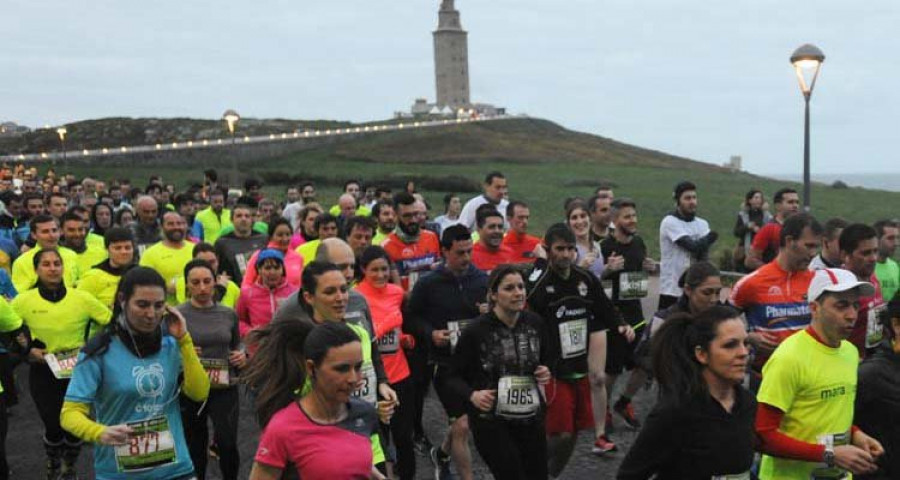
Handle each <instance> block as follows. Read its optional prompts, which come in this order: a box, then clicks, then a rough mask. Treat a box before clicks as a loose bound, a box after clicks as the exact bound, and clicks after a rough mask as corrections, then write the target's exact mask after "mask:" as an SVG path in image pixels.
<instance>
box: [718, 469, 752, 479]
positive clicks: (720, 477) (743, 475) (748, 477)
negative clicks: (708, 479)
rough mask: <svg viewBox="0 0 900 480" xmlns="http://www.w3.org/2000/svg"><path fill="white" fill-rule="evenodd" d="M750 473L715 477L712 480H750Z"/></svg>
mask: <svg viewBox="0 0 900 480" xmlns="http://www.w3.org/2000/svg"><path fill="white" fill-rule="evenodd" d="M750 478H751V477H750V472H749V471H747V472H744V473H732V474H728V475H713V476H712V480H750Z"/></svg>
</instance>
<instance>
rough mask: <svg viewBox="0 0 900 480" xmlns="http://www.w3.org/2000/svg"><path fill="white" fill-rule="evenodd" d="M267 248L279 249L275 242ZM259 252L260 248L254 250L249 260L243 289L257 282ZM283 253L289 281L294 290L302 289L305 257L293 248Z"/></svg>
mask: <svg viewBox="0 0 900 480" xmlns="http://www.w3.org/2000/svg"><path fill="white" fill-rule="evenodd" d="M266 248H274V249H276V250H278V247H277V246H276V244H274V243H270V244H269V245H268V246H267V247H266ZM259 252H260V251H259V250H257V251H255V252H253V255H252V256H251V257H250V260H248V261H247V271H246V272H244V279H243V280H241V289H242V290H243V288H244V287H246V286H248V285H253V284H254V283H256V277H257V275H256V257H257V256H258V255H259ZM281 253H283V254H284V270H285V273H286V274H287V281H288V283H289V284H291V286H292V287H294V290H300V277H301V276H302V275H303V257H301V256H300V254H299V253H297V252H295V251H294V249H292V248H289V249H288V251H287V252H281Z"/></svg>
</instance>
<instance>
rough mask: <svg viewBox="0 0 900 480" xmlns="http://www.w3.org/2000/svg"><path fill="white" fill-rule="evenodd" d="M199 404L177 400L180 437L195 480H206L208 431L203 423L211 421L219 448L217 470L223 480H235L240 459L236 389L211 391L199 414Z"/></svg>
mask: <svg viewBox="0 0 900 480" xmlns="http://www.w3.org/2000/svg"><path fill="white" fill-rule="evenodd" d="M202 405H203V404H202V403H197V402H195V401H193V400H191V399H189V398H187V397H184V396H182V397H181V421H182V423H184V437H185V440H186V441H187V444H188V451H189V452H190V453H191V461H193V462H194V471H195V472H196V474H197V478H198V479H199V480H203V479H204V478H206V464H207V456H208V453H207V449H208V448H209V429H208V428H207V424H206V419H207V418H211V419H212V423H213V428H214V429H215V432H216V445H217V446H218V448H219V468H221V469H222V478H223V479H224V480H237V478H238V470H239V468H240V457H239V453H238V447H237V432H238V413H239V410H240V396H239V395H238V388H237V387H230V388H224V389H211V390H210V391H209V398H208V399H207V400H206V405H205V406H203V410H202V411H201V410H200V408H201V406H202Z"/></svg>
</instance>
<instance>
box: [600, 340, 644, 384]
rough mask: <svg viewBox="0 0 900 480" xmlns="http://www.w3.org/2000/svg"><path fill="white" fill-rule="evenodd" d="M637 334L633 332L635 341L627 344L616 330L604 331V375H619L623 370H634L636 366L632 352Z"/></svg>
mask: <svg viewBox="0 0 900 480" xmlns="http://www.w3.org/2000/svg"><path fill="white" fill-rule="evenodd" d="M638 337H640V333H639V332H635V339H634V341H633V342H631V343H629V342H628V339H627V338H625V336H624V335H622V334H621V333H619V330H618V329H611V330H607V331H606V373H607V374H609V375H620V374H621V373H622V372H624V371H625V370H634V367H635V366H636V363H635V360H634V359H635V356H634V350H635V347H636V346H637V344H638Z"/></svg>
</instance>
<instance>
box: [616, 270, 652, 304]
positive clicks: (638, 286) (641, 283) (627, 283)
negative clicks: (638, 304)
mask: <svg viewBox="0 0 900 480" xmlns="http://www.w3.org/2000/svg"><path fill="white" fill-rule="evenodd" d="M649 285H650V276H649V275H647V272H622V273H621V274H620V275H619V300H637V299H640V298H644V297H646V296H647V293H648V292H649Z"/></svg>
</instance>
